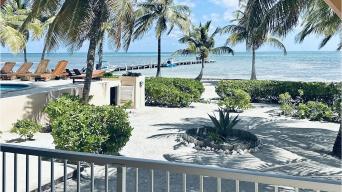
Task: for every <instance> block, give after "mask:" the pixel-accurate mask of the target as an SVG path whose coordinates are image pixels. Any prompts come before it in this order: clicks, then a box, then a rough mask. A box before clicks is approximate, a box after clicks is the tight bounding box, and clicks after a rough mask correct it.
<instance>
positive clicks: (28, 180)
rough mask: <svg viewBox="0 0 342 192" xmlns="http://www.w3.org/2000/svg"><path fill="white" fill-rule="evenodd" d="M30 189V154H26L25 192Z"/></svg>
mask: <svg viewBox="0 0 342 192" xmlns="http://www.w3.org/2000/svg"><path fill="white" fill-rule="evenodd" d="M29 191H30V156H29V155H26V192H29Z"/></svg>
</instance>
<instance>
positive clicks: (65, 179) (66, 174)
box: [63, 159, 68, 192]
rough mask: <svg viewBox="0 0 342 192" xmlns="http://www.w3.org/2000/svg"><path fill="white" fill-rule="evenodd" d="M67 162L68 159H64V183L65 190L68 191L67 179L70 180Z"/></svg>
mask: <svg viewBox="0 0 342 192" xmlns="http://www.w3.org/2000/svg"><path fill="white" fill-rule="evenodd" d="M67 163H68V160H66V159H65V160H64V162H63V168H64V171H63V172H64V173H63V174H64V178H63V180H64V183H63V191H64V192H66V191H67V190H66V189H67V180H68V172H67Z"/></svg>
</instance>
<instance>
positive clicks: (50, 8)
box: [22, 0, 133, 103]
mask: <svg viewBox="0 0 342 192" xmlns="http://www.w3.org/2000/svg"><path fill="white" fill-rule="evenodd" d="M122 1H123V0H120V1H119V0H87V1H76V0H75V1H63V0H49V1H45V0H34V1H33V3H32V11H31V13H30V15H29V16H28V18H27V19H26V21H25V23H24V24H23V27H22V28H24V27H25V26H26V24H27V23H28V22H30V21H31V20H32V19H34V18H37V17H39V16H41V15H43V14H44V13H47V12H57V14H56V16H55V19H54V20H53V22H52V23H51V25H50V27H49V30H48V32H47V37H46V42H45V44H46V50H48V51H49V50H52V49H54V48H56V47H57V46H59V45H61V44H64V45H66V46H67V47H68V48H69V50H70V51H74V50H77V49H79V48H80V47H82V45H83V42H85V41H87V40H88V41H89V47H88V53H87V68H86V78H85V82H84V87H83V95H82V98H83V101H84V102H85V103H87V102H88V101H89V91H90V86H91V79H92V72H93V69H94V62H95V52H96V47H97V45H98V43H99V40H100V38H101V37H100V34H101V27H102V25H103V24H104V23H106V22H111V25H112V27H113V28H115V29H116V30H115V34H112V35H111V37H112V39H113V41H114V42H116V44H117V45H120V42H121V41H122V40H123V41H124V43H125V44H126V45H129V42H130V37H131V36H130V35H129V34H125V31H127V32H128V33H129V32H130V31H133V29H126V28H127V27H130V26H133V25H132V24H131V23H126V22H127V20H126V19H124V20H120V18H117V17H116V14H118V13H119V12H120V11H127V10H120V9H119V6H118V4H119V3H120V2H122ZM127 2H128V3H131V2H132V1H127ZM128 11H129V10H128ZM127 15H130V13H127ZM122 34H123V35H122ZM126 38H127V39H126Z"/></svg>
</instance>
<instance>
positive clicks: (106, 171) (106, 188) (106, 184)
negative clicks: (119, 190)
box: [105, 164, 108, 192]
mask: <svg viewBox="0 0 342 192" xmlns="http://www.w3.org/2000/svg"><path fill="white" fill-rule="evenodd" d="M105 192H108V164H106V165H105Z"/></svg>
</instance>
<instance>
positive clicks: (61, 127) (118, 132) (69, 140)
mask: <svg viewBox="0 0 342 192" xmlns="http://www.w3.org/2000/svg"><path fill="white" fill-rule="evenodd" d="M45 112H46V113H47V114H48V116H49V118H50V122H51V128H52V136H53V138H54V143H55V145H56V148H58V149H63V150H71V151H80V152H93V153H109V154H115V153H117V152H118V151H119V150H120V149H121V148H122V147H123V146H125V144H126V143H127V142H128V140H129V137H130V136H131V131H132V127H131V126H130V124H129V121H128V115H127V113H126V112H125V111H124V109H122V108H120V107H113V106H94V105H89V104H82V102H81V100H80V98H79V97H76V96H70V95H64V96H61V97H59V98H57V99H56V100H54V101H51V102H49V103H48V105H47V106H46V108H45Z"/></svg>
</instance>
